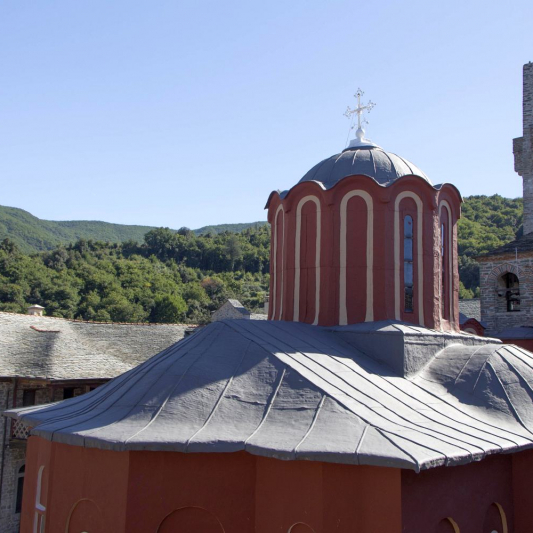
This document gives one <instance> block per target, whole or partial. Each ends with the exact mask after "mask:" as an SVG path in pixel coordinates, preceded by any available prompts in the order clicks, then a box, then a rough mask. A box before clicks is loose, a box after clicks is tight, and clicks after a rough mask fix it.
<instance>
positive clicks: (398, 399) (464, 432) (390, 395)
mask: <svg viewBox="0 0 533 533" xmlns="http://www.w3.org/2000/svg"><path fill="white" fill-rule="evenodd" d="M275 327H276V326H275ZM301 340H305V341H306V342H308V343H309V344H310V345H311V346H312V347H314V348H317V346H316V345H313V344H312V343H311V342H310V341H309V339H308V338H306V339H301ZM338 341H340V343H341V344H344V343H345V342H344V341H343V340H342V339H338ZM350 346H351V345H350ZM354 348H355V349H356V350H357V351H359V352H360V350H359V349H358V348H356V347H354ZM317 349H321V350H323V348H317ZM323 351H324V350H323ZM301 353H303V352H301ZM304 355H305V356H306V357H307V355H306V354H304ZM329 357H332V358H333V359H335V360H336V361H337V362H338V363H339V364H341V365H342V366H345V367H346V368H348V369H349V370H350V371H351V372H354V373H355V374H356V375H357V376H359V377H360V378H362V379H364V380H365V381H366V382H367V383H370V384H371V385H373V386H374V387H376V388H377V389H378V390H380V391H381V392H383V394H386V395H388V396H389V397H391V398H393V399H394V400H396V401H398V402H399V403H401V404H402V405H404V406H405V407H406V408H407V409H409V410H411V411H414V412H416V413H417V414H418V415H419V416H421V417H422V418H426V419H427V420H428V421H430V422H433V423H436V424H442V425H443V426H444V427H448V428H450V429H452V430H454V431H456V432H458V433H461V434H463V435H465V436H467V437H470V438H472V439H477V440H482V441H484V442H486V443H488V444H490V445H492V446H495V447H498V448H500V449H501V446H500V445H499V444H498V443H495V442H493V441H492V440H490V439H488V438H486V437H485V438H482V437H478V436H476V435H472V434H471V433H468V432H467V431H465V430H461V429H458V428H457V427H455V425H449V424H446V423H444V422H439V421H438V420H435V419H434V418H431V417H430V416H429V415H427V414H426V413H425V412H420V411H417V410H416V409H414V408H413V407H411V406H410V405H408V404H407V403H405V401H403V400H401V399H400V398H399V397H397V396H393V395H392V394H391V393H390V392H389V391H386V390H384V389H383V388H382V387H380V386H379V385H378V384H377V383H373V382H372V381H371V380H370V379H369V378H367V377H366V376H364V375H362V374H360V373H358V372H356V371H355V370H354V369H353V368H352V367H351V366H350V365H348V364H347V363H345V362H344V360H343V359H342V356H335V355H329ZM338 357H341V359H338ZM361 367H362V368H364V366H363V365H362V364H361ZM377 377H378V379H380V380H381V381H384V382H385V383H387V385H388V386H391V387H393V388H394V389H396V390H397V391H399V392H400V394H403V395H405V396H407V397H409V398H410V399H411V400H413V401H416V402H419V403H421V401H420V400H418V399H417V398H415V397H414V396H412V395H410V394H408V393H407V392H405V391H403V390H402V389H400V388H399V387H397V386H396V385H394V384H393V383H392V382H391V381H389V380H387V379H385V378H384V377H382V376H377ZM415 386H416V384H415ZM422 390H423V389H422ZM375 401H377V400H375ZM426 407H427V406H426ZM430 409H431V410H433V411H434V412H435V413H436V414H438V415H440V416H442V417H443V418H446V419H449V420H450V421H453V422H454V423H455V424H457V420H455V419H452V418H451V417H450V416H448V415H446V414H443V413H440V412H439V411H437V410H436V409H433V408H431V407H430ZM396 415H397V416H399V417H400V415H398V413H396ZM400 418H403V417H400ZM403 419H404V420H405V418H403ZM410 422H411V421H410ZM411 423H412V424H415V423H414V422H411ZM460 424H461V425H462V426H465V427H466V428H468V429H469V430H471V431H472V429H473V428H472V426H470V425H468V424H466V423H464V422H460ZM417 425H418V424H417ZM419 427H423V428H425V429H426V430H428V429H429V430H431V431H434V430H432V429H431V428H427V426H423V425H419ZM476 431H478V432H480V433H484V434H489V435H490V433H489V432H488V431H486V430H481V429H476ZM450 438H452V439H455V440H457V441H459V442H462V443H464V444H468V445H471V446H474V447H478V448H481V447H480V446H478V445H476V444H471V443H469V442H468V441H465V440H463V439H460V438H457V437H450ZM511 442H512V441H511Z"/></svg>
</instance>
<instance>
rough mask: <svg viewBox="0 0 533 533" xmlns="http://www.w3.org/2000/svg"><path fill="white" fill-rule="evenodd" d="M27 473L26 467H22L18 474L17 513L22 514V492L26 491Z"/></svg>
mask: <svg viewBox="0 0 533 533" xmlns="http://www.w3.org/2000/svg"><path fill="white" fill-rule="evenodd" d="M25 471H26V466H25V465H22V466H21V467H20V468H19V471H18V474H17V499H16V502H15V513H20V511H21V510H22V492H23V490H24V473H25Z"/></svg>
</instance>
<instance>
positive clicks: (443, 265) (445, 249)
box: [440, 206, 452, 320]
mask: <svg viewBox="0 0 533 533" xmlns="http://www.w3.org/2000/svg"><path fill="white" fill-rule="evenodd" d="M450 254H451V243H450V213H449V211H448V208H447V207H445V206H441V210H440V312H441V316H442V318H443V319H444V320H450V298H451V294H450V293H451V287H450V284H451V277H450V276H451V273H452V266H451V260H452V257H451V255H450Z"/></svg>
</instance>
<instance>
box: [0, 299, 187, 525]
mask: <svg viewBox="0 0 533 533" xmlns="http://www.w3.org/2000/svg"><path fill="white" fill-rule="evenodd" d="M32 311H33V308H32ZM187 328H188V327H187V326H183V325H148V324H144V325H135V324H101V323H91V322H81V321H71V320H64V319H59V318H51V317H44V316H42V308H41V309H40V310H39V312H37V313H36V312H31V313H30V312H29V313H28V315H19V314H15V313H4V312H0V408H1V409H2V411H4V410H6V409H12V408H16V407H31V406H34V405H42V404H47V403H51V402H57V401H60V400H64V399H68V398H75V397H78V396H81V395H83V394H85V393H87V392H90V391H92V390H94V389H95V388H97V387H98V386H100V385H102V384H103V383H106V382H107V381H109V380H110V379H111V378H113V377H115V376H117V375H119V374H122V373H123V372H126V371H128V370H129V369H131V368H133V367H135V366H137V365H138V364H139V363H142V362H143V361H145V360H146V359H148V358H149V357H151V356H152V355H154V354H155V353H157V352H159V351H161V350H162V349H164V348H166V347H167V346H169V345H171V344H173V343H174V342H176V341H177V340H179V339H181V338H182V337H183V336H184V333H185V331H186V329H187ZM189 328H190V326H189ZM0 439H1V440H0V442H1V443H2V446H1V451H0V533H17V532H18V531H19V522H20V512H21V508H22V493H23V486H24V478H25V474H26V445H27V439H28V428H27V426H24V425H23V424H20V423H17V422H16V421H12V420H8V419H4V420H3V421H2V424H1V425H0Z"/></svg>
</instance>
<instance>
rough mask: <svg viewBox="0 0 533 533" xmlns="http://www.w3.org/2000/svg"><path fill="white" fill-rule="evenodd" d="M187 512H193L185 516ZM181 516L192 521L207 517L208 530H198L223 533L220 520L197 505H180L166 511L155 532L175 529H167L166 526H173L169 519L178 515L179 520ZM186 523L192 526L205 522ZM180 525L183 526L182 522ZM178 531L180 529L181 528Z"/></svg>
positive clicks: (206, 532)
mask: <svg viewBox="0 0 533 533" xmlns="http://www.w3.org/2000/svg"><path fill="white" fill-rule="evenodd" d="M187 513H189V514H190V513H193V515H194V516H192V517H187V516H186V514H187ZM182 516H183V517H184V518H185V519H186V520H189V521H190V520H191V518H192V521H193V522H194V521H195V520H196V522H197V521H198V519H200V520H202V519H208V520H209V522H210V524H209V526H208V527H209V530H208V529H198V531H205V533H215V531H216V533H225V529H224V527H223V526H222V524H221V522H220V520H219V519H218V518H217V516H215V515H214V514H213V513H212V512H210V511H208V510H207V509H204V508H203V507H197V506H187V507H180V508H179V509H174V510H173V511H171V512H170V513H168V514H167V515H166V516H165V517H164V518H163V520H161V523H160V524H159V526H158V528H157V533H165V532H166V531H175V529H171V530H169V529H168V527H167V526H170V527H171V528H173V527H174V526H175V524H172V523H170V521H171V520H172V519H173V518H174V517H178V520H179V519H180V518H181V517H182ZM186 525H193V527H198V526H200V527H202V526H205V524H198V523H194V524H191V523H190V522H189V523H188V524H186ZM182 527H183V524H182ZM179 531H181V529H180V530H179Z"/></svg>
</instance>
